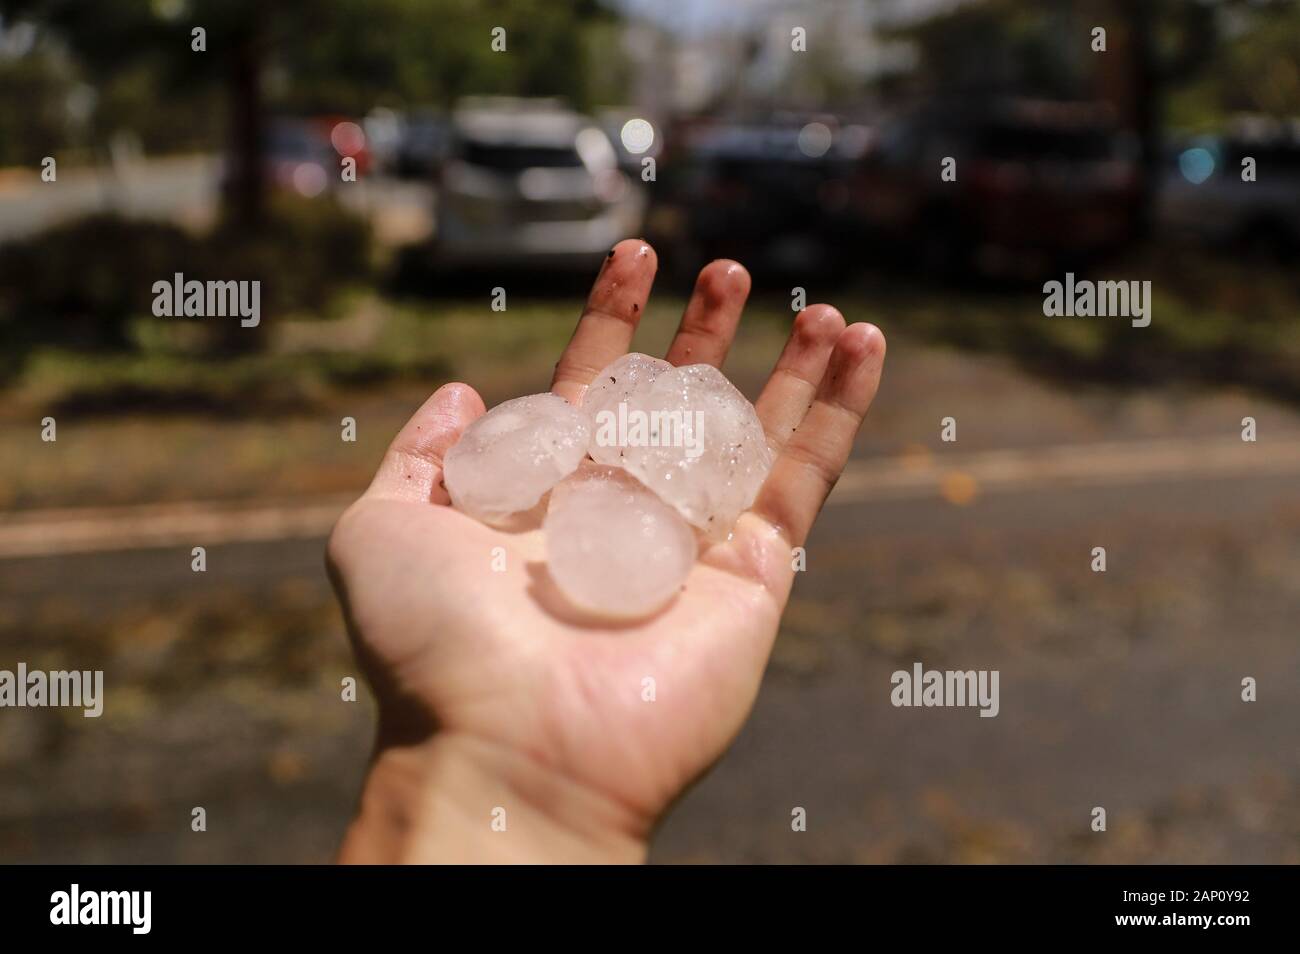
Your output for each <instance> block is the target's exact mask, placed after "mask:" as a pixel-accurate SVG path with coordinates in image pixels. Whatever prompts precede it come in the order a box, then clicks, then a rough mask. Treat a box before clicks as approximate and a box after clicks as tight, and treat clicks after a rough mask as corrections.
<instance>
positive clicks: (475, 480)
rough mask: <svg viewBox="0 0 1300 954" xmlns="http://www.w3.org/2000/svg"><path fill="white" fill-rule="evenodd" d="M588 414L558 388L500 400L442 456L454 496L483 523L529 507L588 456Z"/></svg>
mask: <svg viewBox="0 0 1300 954" xmlns="http://www.w3.org/2000/svg"><path fill="white" fill-rule="evenodd" d="M589 437H590V431H589V429H588V426H587V415H585V414H584V413H582V411H580V410H578V409H577V408H575V407H574V406H573V405H571V404H569V402H568V401H566V400H564V398H562V397H559V396H558V395H555V394H530V395H528V396H527V397H521V398H515V399H514V400H513V401H506V402H505V403H504V404H498V405H497V406H496V407H494V408H493V409H492V410H490V411H488V412H487V413H486V414H484V415H483V416H482V417H480V418H479V419H478V420H477V421H475V422H474V423H473V424H471V425H470V426H469V427H467V428H465V433H464V434H462V435H461V437H460V440H459V441H457V442H456V443H455V444H453V445H452V447H451V449H450V450H449V451H447V456H446V457H445V458H444V459H443V462H442V474H443V481H444V482H445V483H446V486H447V493H449V494H450V495H451V502H452V504H453V505H454V506H455V507H456V509H457V510H461V511H463V512H465V513H467V514H469V515H470V516H471V517H474V518H475V519H477V520H481V521H483V522H484V523H499V522H501V521H502V520H504V519H505V518H506V517H508V516H510V515H511V514H513V513H519V512H520V511H524V510H530V509H531V508H532V507H534V506H535V505H536V504H537V502H538V501H539V500H541V499H542V496H543V495H544V494H545V493H546V492H547V491H548V490H550V489H551V488H552V487H553V486H555V485H556V484H557V483H559V482H560V481H561V480H563V479H564V478H565V477H567V476H568V475H569V474H571V473H573V472H574V470H576V469H577V467H578V464H579V463H581V462H582V460H583V458H584V457H586V456H587V443H588V439H589Z"/></svg>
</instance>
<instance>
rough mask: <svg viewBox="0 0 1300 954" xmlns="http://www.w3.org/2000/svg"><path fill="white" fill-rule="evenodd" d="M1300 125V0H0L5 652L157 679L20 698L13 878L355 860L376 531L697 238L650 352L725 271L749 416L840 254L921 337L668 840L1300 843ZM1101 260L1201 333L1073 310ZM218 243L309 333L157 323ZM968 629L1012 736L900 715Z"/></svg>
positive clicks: (685, 849) (784, 849) (784, 844)
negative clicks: (166, 287)
mask: <svg viewBox="0 0 1300 954" xmlns="http://www.w3.org/2000/svg"><path fill="white" fill-rule="evenodd" d="M196 27H202V28H203V30H204V31H205V33H204V35H203V39H204V43H203V45H204V49H203V50H201V51H200V50H196V49H195V48H194V47H195V44H196V40H195V39H194V34H193V32H192V31H193V30H194V29H195V28H196ZM1097 27H1101V28H1104V30H1105V40H1104V43H1105V49H1104V51H1100V50H1097V49H1094V47H1095V45H1096V42H1097V40H1096V38H1095V34H1094V29H1095V28H1097ZM496 28H502V30H503V31H504V32H499V31H497V29H496ZM494 47H496V48H494ZM500 47H504V48H503V49H502V48H500ZM1298 116H1300V5H1297V4H1296V3H1294V2H1289V0H1286V2H1283V0H1276V2H1267V0H1250V2H1248V0H1222V2H1209V0H1206V2H1196V0H1147V2H1143V3H1131V2H1126V0H1039V2H1033V3H1031V2H1027V0H1025V2H1010V0H967V2H961V0H880V2H871V0H823V2H802V3H801V2H795V0H727V2H723V0H716V2H710V0H602V2H597V0H569V2H561V0H546V2H543V0H511V2H506V0H502V2H495V3H491V2H481V3H479V2H470V0H368V2H365V3H362V2H360V0H311V2H308V0H280V2H278V3H275V4H262V3H255V2H252V0H221V2H218V0H99V2H97V3H94V4H88V3H74V2H60V0H0V243H3V244H0V394H2V399H0V668H7V669H14V668H16V666H17V663H18V662H19V661H24V662H26V663H27V664H28V665H29V667H31V668H40V669H62V668H76V669H103V670H105V674H106V675H105V680H106V687H107V704H106V713H105V715H104V716H103V718H101V719H99V720H88V719H83V718H82V716H81V713H80V711H78V710H30V709H28V710H17V709H5V710H3V711H2V712H0V778H2V779H3V782H0V860H3V861H9V862H19V861H23V862H46V861H49V862H53V861H72V862H103V861H117V862H123V861H166V862H198V861H211V862H240V861H251V862H319V861H325V860H328V859H329V858H330V856H331V854H332V852H333V850H334V848H335V847H336V845H337V843H338V839H339V836H340V834H341V832H342V830H343V826H344V825H345V824H346V821H347V819H348V816H349V813H350V811H351V809H352V806H353V803H354V800H355V798H356V795H357V792H358V787H359V784H360V780H361V777H362V773H363V771H364V767H365V761H366V757H367V754H368V747H369V741H370V733H371V730H372V722H373V712H372V709H371V706H370V704H369V700H368V698H367V697H365V695H364V693H363V695H362V697H361V699H360V701H358V702H356V703H347V702H343V701H341V700H340V689H339V687H340V680H341V679H342V678H343V677H345V676H347V675H352V674H355V669H354V666H353V663H352V661H351V657H350V653H349V651H348V648H347V645H346V640H345V636H344V633H343V629H342V623H341V620H340V617H339V613H338V611H337V608H336V606H335V604H334V602H333V599H332V597H331V594H330V591H329V588H328V584H327V582H326V580H325V576H324V573H323V569H322V542H323V540H324V537H325V535H326V534H327V533H328V529H329V527H330V525H331V522H332V520H333V519H334V517H335V516H336V515H337V514H338V513H339V512H340V511H341V509H342V507H343V506H345V504H346V503H347V502H348V501H349V500H350V499H351V498H352V497H353V496H355V495H356V494H357V493H358V492H359V491H360V490H361V489H362V488H363V487H364V486H365V484H366V482H367V481H368V479H369V477H370V475H371V473H372V472H373V469H374V467H375V465H376V463H377V461H378V459H379V456H380V454H381V453H382V450H383V448H384V447H385V445H386V444H387V442H388V440H389V439H390V438H391V436H392V435H393V434H394V433H395V432H396V430H397V428H398V427H399V426H400V425H401V423H402V422H403V421H404V420H405V419H406V417H407V416H408V415H409V414H410V412H411V411H412V410H413V409H414V408H415V407H416V406H417V405H418V404H419V403H420V402H421V401H422V400H423V399H424V397H425V396H427V395H428V394H429V393H430V392H431V391H433V390H434V389H435V388H436V387H438V386H439V385H440V384H442V383H444V382H446V381H448V380H453V379H458V380H466V381H469V382H471V383H473V384H474V385H475V386H476V387H478V388H479V390H480V391H481V392H482V393H483V395H484V397H485V399H486V400H487V403H488V404H489V406H490V405H491V404H493V403H496V402H498V401H500V400H503V399H505V398H508V397H513V396H516V395H518V394H522V393H530V392H535V391H540V390H543V389H545V387H546V385H547V383H548V381H549V375H550V370H551V366H552V364H553V362H554V360H555V358H556V357H557V356H558V353H559V349H560V347H561V346H562V345H563V343H564V341H565V340H567V338H568V335H569V333H570V332H571V330H572V326H573V323H574V320H575V319H576V317H577V315H578V313H579V311H580V308H581V303H582V299H583V297H584V294H585V290H586V288H587V286H588V285H589V283H590V281H591V278H592V276H593V275H594V271H595V269H596V268H597V267H598V265H599V261H600V259H601V258H602V257H603V255H604V254H605V252H606V251H607V249H608V248H609V247H610V246H611V245H612V244H614V242H615V241H616V240H618V239H620V238H625V237H629V236H638V235H643V236H645V237H646V238H647V239H649V240H650V241H651V242H652V243H654V244H655V246H656V248H657V250H658V252H659V256H660V261H661V272H660V279H659V282H658V284H657V290H656V293H655V295H654V297H653V298H652V299H651V302H650V304H649V306H648V308H647V312H646V315H645V319H644V323H643V327H642V330H641V331H640V333H639V336H638V340H637V343H636V345H635V347H636V348H637V350H642V351H647V352H655V351H662V349H663V348H664V347H665V346H666V344H667V341H668V339H669V337H670V335H671V333H672V329H673V327H674V325H675V323H676V320H677V317H678V315H679V313H680V309H681V307H682V305H683V304H684V301H685V297H686V295H687V294H689V289H690V284H691V281H692V279H693V275H694V273H695V270H696V269H697V268H698V267H699V266H700V265H701V264H702V263H704V262H705V261H707V260H709V259H710V258H712V257H718V256H726V257H731V258H736V259H738V260H740V261H742V262H744V263H745V264H746V265H747V266H748V268H749V270H750V272H751V273H752V275H753V277H754V282H755V292H754V296H753V299H752V303H751V306H750V308H749V311H748V312H747V315H746V323H745V325H744V326H743V328H742V331H741V334H740V336H739V339H738V341H737V344H736V347H735V349H734V351H733V353H732V356H731V358H730V359H729V361H728V364H727V367H726V371H727V373H728V374H729V376H731V377H732V379H733V380H735V381H736V382H737V383H738V385H739V386H740V387H741V388H742V390H745V391H746V393H747V394H748V395H749V396H750V397H751V398H752V397H754V396H755V394H756V393H757V389H758V387H759V386H760V385H761V382H762V380H763V378H764V376H765V375H766V372H767V370H768V369H769V367H770V363H771V362H772V361H773V360H774V358H775V355H776V354H777V351H778V350H779V347H780V344H781V342H782V341H783V339H784V337H785V334H786V332H787V330H788V328H789V325H790V322H791V320H792V318H793V314H794V312H793V311H792V308H791V301H792V296H793V295H795V294H796V292H795V289H796V288H798V289H802V290H803V292H804V294H805V295H806V301H807V302H809V303H811V302H815V301H824V300H828V301H832V302H834V303H835V304H836V305H838V306H839V307H840V308H841V310H842V311H843V312H844V314H845V315H846V316H847V317H848V318H849V320H870V321H873V322H875V323H877V324H879V325H880V326H881V327H882V328H883V329H884V330H885V332H886V334H887V335H888V337H889V341H890V359H889V367H888V369H887V371H886V376H885V382H884V385H883V388H882V390H881V393H880V396H879V398H878V400H877V403H876V406H875V408H874V409H873V411H872V414H871V417H870V419H869V421H868V424H867V426H866V427H865V428H864V430H863V433H862V435H861V438H860V440H859V442H858V445H857V447H856V450H855V456H854V460H853V461H852V462H851V465H850V468H849V470H848V472H847V473H846V476H845V478H844V480H843V481H842V482H841V484H840V486H839V488H837V490H836V492H835V494H834V495H833V496H832V498H831V502H830V505H829V510H828V513H827V515H826V519H823V520H822V521H821V523H820V524H819V526H818V528H817V530H816V532H815V533H814V536H813V538H812V540H811V541H810V543H809V547H808V570H807V572H805V573H803V574H801V575H800V577H799V579H798V581H797V584H796V587H795V591H794V596H793V599H792V601H791V604H790V609H789V612H788V613H787V615H786V618H785V622H784V625H783V632H782V635H781V638H780V639H779V641H778V644H777V648H776V652H775V656H774V658H773V661H772V664H771V669H770V672H769V676H768V679H767V680H766V682H765V684H764V687H763V691H762V694H761V696H760V699H759V702H758V706H757V709H756V711H755V714H754V717H753V719H752V720H751V721H750V723H749V724H748V726H747V727H746V729H745V730H744V732H743V734H742V736H741V738H740V740H739V741H738V743H737V745H736V746H735V748H734V749H733V750H732V751H731V752H730V753H729V754H728V755H727V756H726V758H725V759H724V760H723V761H722V763H721V764H720V765H719V766H718V767H717V769H716V770H715V771H714V772H713V773H712V774H711V775H710V776H709V777H708V778H707V779H705V780H704V781H703V782H702V783H701V784H700V785H698V786H697V787H696V788H695V789H694V790H693V791H692V792H691V793H689V794H688V795H687V797H686V798H685V799H684V800H683V801H682V802H681V803H680V804H679V805H678V807H677V808H676V809H675V811H674V812H673V814H672V815H671V816H670V817H669V818H668V819H667V821H666V823H665V824H664V827H663V830H662V831H661V832H660V836H659V838H658V839H657V841H656V843H655V847H654V855H653V857H654V859H655V860H659V861H664V862H683V861H715V862H716V861H723V862H750V861H757V862H810V861H823V862H924V861H942V862H1002V861H1015V862H1202V861H1207V862H1291V863H1295V862H1297V861H1300V786H1298V785H1297V783H1298V782H1300V717H1298V716H1300V713H1298V711H1297V705H1298V703H1300V652H1297V648H1298V647H1297V640H1298V637H1300V634H1298V633H1297V629H1296V620H1297V619H1300V493H1297V489H1298V488H1300V480H1297V478H1298V477H1300V440H1298V438H1300V413H1297V400H1298V399H1300V296H1298V292H1300V271H1297V268H1296V261H1297V251H1298V250H1300V122H1298V120H1297V117H1298ZM949 156H950V157H954V158H955V159H956V173H957V174H956V179H955V181H951V182H947V181H941V179H940V175H939V173H940V169H941V161H942V160H943V158H944V157H949ZM47 157H50V158H53V159H54V160H55V166H54V167H53V168H55V169H56V175H55V178H54V179H53V181H46V180H47V179H48V178H49V177H48V175H47V176H46V177H45V178H43V177H42V171H43V169H48V168H50V166H49V163H47V162H46V159H47ZM1247 157H1249V158H1251V159H1253V160H1254V161H1255V168H1256V173H1255V181H1249V182H1247V181H1243V180H1242V176H1241V169H1242V161H1243V159H1244V158H1247ZM345 168H348V169H354V170H355V181H345V176H344V174H343V173H344V170H345ZM1066 271H1073V272H1075V273H1076V274H1077V275H1078V276H1079V277H1081V278H1082V277H1094V278H1100V279H1122V280H1135V281H1144V280H1145V281H1150V282H1151V283H1152V287H1153V303H1152V322H1151V325H1150V327H1147V328H1144V329H1134V328H1132V327H1131V326H1130V324H1129V322H1128V321H1127V320H1125V319H1114V318H1111V319H1104V318H1098V319H1079V320H1067V319H1047V318H1044V317H1043V314H1042V305H1043V293H1042V283H1043V282H1044V281H1045V280H1048V279H1050V278H1056V279H1062V278H1063V277H1064V273H1065V272H1066ZM175 272H183V273H184V275H185V277H186V278H187V279H194V278H197V279H200V280H205V279H219V280H226V279H238V280H251V279H260V280H261V281H262V321H261V323H260V325H259V326H258V327H256V328H250V329H245V328H241V327H240V326H239V323H238V321H232V320H221V319H215V320H213V319H208V320H171V319H160V318H155V317H153V315H152V314H151V311H150V306H151V303H152V300H153V294H152V291H151V288H152V285H153V283H154V282H155V281H159V280H170V278H171V276H172V275H173V273H175ZM496 287H501V288H505V289H506V290H507V293H508V307H507V309H506V310H505V311H503V312H498V311H494V310H492V308H491V299H492V294H493V289H494V288H496ZM47 416H48V417H53V418H55V420H56V422H57V438H58V439H57V441H56V442H45V441H42V440H41V421H42V418H45V417H47ZM948 417H951V418H954V419H955V421H956V434H957V440H956V441H955V442H951V443H949V442H944V441H942V440H941V439H940V432H941V421H943V419H944V418H948ZM1246 417H1250V418H1253V419H1254V421H1255V423H1256V426H1257V428H1258V437H1259V439H1258V441H1257V442H1255V443H1247V442H1243V441H1242V439H1241V434H1242V428H1243V418H1246ZM344 418H352V419H354V420H355V422H356V440H355V441H354V442H348V441H344V440H341V439H340V432H341V426H340V422H341V421H342V420H343V419H344ZM200 545H201V546H205V547H206V548H207V570H206V572H204V573H195V572H193V571H192V570H191V559H192V557H191V548H192V547H194V546H200ZM1097 546H1104V547H1106V549H1107V554H1108V568H1107V572H1105V573H1094V572H1092V571H1091V569H1090V565H1091V563H1092V550H1093V548H1094V547H1097ZM916 661H921V662H923V663H924V664H925V665H926V666H927V667H929V668H954V669H971V668H975V669H981V668H987V669H998V670H1000V672H1001V714H1000V715H999V716H998V718H996V719H980V718H978V717H977V715H976V713H975V712H974V711H973V710H969V709H930V710H908V709H893V708H891V707H890V706H889V704H888V693H889V688H890V686H889V676H890V673H892V672H893V671H894V670H895V669H899V668H905V669H910V668H911V665H912V663H913V662H916ZM1247 676H1250V677H1253V678H1255V679H1257V680H1258V683H1259V699H1258V701H1257V702H1254V703H1249V704H1248V703H1244V702H1242V701H1241V698H1240V693H1241V680H1242V679H1243V678H1245V677H1247ZM196 805H202V806H204V807H205V808H206V809H207V817H208V830H207V832H205V833H202V834H198V833H193V832H191V830H190V826H189V821H190V810H191V808H192V807H193V806H196ZM1098 805H1100V806H1104V807H1105V808H1106V809H1107V812H1108V823H1109V828H1108V831H1107V832H1106V833H1105V834H1098V833H1094V832H1092V831H1091V830H1090V828H1089V822H1090V821H1091V815H1090V813H1091V810H1092V808H1093V807H1094V806H1098ZM795 806H800V807H803V808H805V809H806V810H807V813H808V830H807V831H806V832H803V833H794V832H792V831H791V830H790V813H791V809H792V808H793V807H795Z"/></svg>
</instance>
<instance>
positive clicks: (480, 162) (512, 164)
mask: <svg viewBox="0 0 1300 954" xmlns="http://www.w3.org/2000/svg"><path fill="white" fill-rule="evenodd" d="M461 157H462V158H463V159H464V160H465V161H466V162H467V163H469V164H470V165H473V166H480V167H482V168H484V169H492V170H495V171H497V172H523V171H524V170H525V169H573V168H579V167H581V166H582V157H581V156H579V155H578V150H577V149H576V148H573V147H571V146H567V147H566V146H511V145H499V144H491V145H489V144H487V143H481V142H474V141H473V140H470V141H467V142H465V143H464V144H463V145H462V146H461Z"/></svg>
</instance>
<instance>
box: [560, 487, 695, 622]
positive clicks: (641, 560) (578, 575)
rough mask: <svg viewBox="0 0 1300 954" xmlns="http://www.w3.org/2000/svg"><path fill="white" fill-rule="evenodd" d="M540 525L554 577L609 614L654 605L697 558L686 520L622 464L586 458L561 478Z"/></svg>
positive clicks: (639, 611) (641, 612) (582, 602)
mask: <svg viewBox="0 0 1300 954" xmlns="http://www.w3.org/2000/svg"><path fill="white" fill-rule="evenodd" d="M543 531H544V533H545V535H546V565H547V568H548V569H549V571H550V574H551V578H552V579H553V580H554V581H555V583H556V585H557V586H558V587H559V588H560V590H561V591H562V592H563V593H564V595H565V596H567V597H568V598H569V599H570V600H571V601H572V602H573V603H575V604H576V605H578V606H580V607H582V608H584V609H587V610H591V611H594V612H596V613H599V614H601V615H604V616H614V617H633V616H645V615H647V614H649V613H652V612H654V611H655V610H657V609H659V608H660V607H661V606H663V605H664V604H665V603H667V602H668V601H669V600H670V599H672V597H673V596H674V594H676V593H677V592H678V590H680V589H681V585H682V582H683V581H684V580H685V579H686V576H687V574H688V573H690V571H691V567H692V566H693V565H694V563H695V552H696V544H695V533H694V531H692V530H691V528H690V527H689V526H687V524H686V521H684V520H683V519H682V518H681V515H680V514H678V512H677V511H676V510H675V509H674V508H672V507H670V506H668V505H667V504H666V503H664V502H663V501H662V500H660V499H659V498H658V497H656V496H655V495H654V494H653V493H651V492H650V491H649V490H647V489H646V488H645V487H644V486H642V485H641V484H640V483H638V482H637V481H636V480H635V479H634V478H632V477H631V476H630V475H628V474H627V472H626V471H623V470H620V469H619V468H617V467H608V466H604V465H600V464H589V465H585V466H584V467H582V468H581V469H580V470H579V471H578V472H577V473H575V474H574V475H573V476H571V477H569V478H568V479H567V480H565V481H564V482H562V483H560V484H559V485H557V486H556V488H555V490H554V491H552V493H551V501H550V505H549V507H548V509H547V511H546V522H545V523H544V524H543Z"/></svg>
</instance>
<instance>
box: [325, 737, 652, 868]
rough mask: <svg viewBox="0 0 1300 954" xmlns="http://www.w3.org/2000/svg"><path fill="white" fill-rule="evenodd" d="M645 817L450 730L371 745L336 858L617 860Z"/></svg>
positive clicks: (638, 850)
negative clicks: (372, 752)
mask: <svg viewBox="0 0 1300 954" xmlns="http://www.w3.org/2000/svg"><path fill="white" fill-rule="evenodd" d="M647 836H648V824H646V823H645V821H644V820H642V819H640V818H638V817H636V815H635V814H634V813H632V812H631V811H630V810H628V809H626V808H624V807H622V806H620V805H618V804H616V803H615V802H614V801H613V800H612V799H610V798H608V797H606V796H603V795H601V794H599V793H596V792H593V791H591V790H590V789H589V788H587V787H586V786H583V785H581V784H579V783H577V782H575V781H573V780H571V779H568V778H565V777H563V776H561V775H559V774H558V773H556V772H554V771H552V770H551V769H549V768H547V767H546V766H543V765H541V764H539V763H538V762H536V761H535V760H533V759H530V758H529V757H527V756H525V755H523V754H521V753H518V752H516V751H514V750H512V749H510V748H508V747H506V746H503V745H498V744H496V743H492V742H487V741H483V740H481V739H477V738H470V737H465V736H457V735H454V734H451V733H434V734H432V735H431V736H430V737H428V738H427V739H424V740H420V741H415V742H402V743H400V744H395V743H386V742H384V741H383V740H382V739H381V741H380V743H379V744H378V745H377V746H376V751H375V756H374V759H373V760H372V762H371V765H370V770H369V772H368V773H367V777H366V781H365V786H364V788H363V791H362V795H361V804H360V807H359V809H358V811H357V816H356V818H355V819H354V820H353V821H352V824H351V825H350V826H349V828H348V831H347V834H346V835H345V836H344V840H343V845H342V847H341V849H340V851H339V861H341V862H344V863H362V864H367V863H369V864H390V863H412V864H463V863H469V864H484V863H487V864H511V863H569V864H588V863H591V864H614V863H639V862H642V861H644V860H645V856H646V852H647V846H646V839H647Z"/></svg>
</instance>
